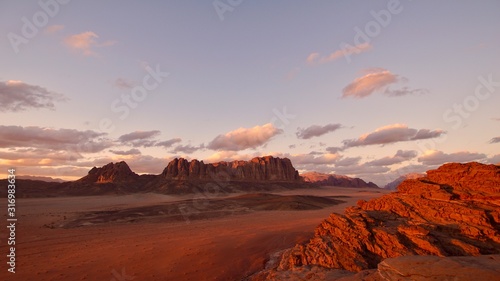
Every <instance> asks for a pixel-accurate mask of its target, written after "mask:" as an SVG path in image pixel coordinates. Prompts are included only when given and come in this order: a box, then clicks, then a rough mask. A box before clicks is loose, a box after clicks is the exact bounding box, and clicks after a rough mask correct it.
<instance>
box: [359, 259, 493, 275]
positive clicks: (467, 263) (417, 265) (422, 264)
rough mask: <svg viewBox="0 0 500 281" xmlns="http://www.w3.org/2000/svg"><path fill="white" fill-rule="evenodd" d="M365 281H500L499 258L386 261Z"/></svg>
mask: <svg viewBox="0 0 500 281" xmlns="http://www.w3.org/2000/svg"><path fill="white" fill-rule="evenodd" d="M368 277H371V278H372V279H373V280H384V281H393V280H394V281H396V280H397V281H419V280H422V281H424V280H464V281H465V280H470V281H473V280H474V281H475V280H500V255H484V256H479V257H445V258H443V257H436V256H405V257H398V258H389V259H386V260H384V261H382V262H381V263H379V264H378V266H377V271H376V272H375V273H373V274H371V275H369V276H368ZM366 279H368V278H366Z"/></svg>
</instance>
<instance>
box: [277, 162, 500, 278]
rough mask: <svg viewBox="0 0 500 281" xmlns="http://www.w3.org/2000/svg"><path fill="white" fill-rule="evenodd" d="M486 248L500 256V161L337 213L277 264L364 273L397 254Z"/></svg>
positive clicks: (447, 173)
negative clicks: (497, 163)
mask: <svg viewBox="0 0 500 281" xmlns="http://www.w3.org/2000/svg"><path fill="white" fill-rule="evenodd" d="M486 254H500V166H496V165H483V164H479V163H468V164H456V163H452V164H445V165H443V166H441V167H440V168H438V169H437V170H432V171H428V172H427V176H426V177H422V178H419V179H410V180H406V181H404V182H403V183H402V184H400V185H399V186H398V191H397V192H393V193H391V194H388V195H385V196H382V197H380V198H377V199H372V200H370V201H368V202H366V201H360V202H358V206H355V207H350V208H347V209H346V211H345V213H344V214H343V215H338V214H331V215H330V217H329V218H328V219H326V220H324V221H323V222H322V223H321V224H320V225H319V226H318V227H317V228H316V230H315V233H314V237H313V238H312V239H311V240H310V241H309V242H308V243H307V244H304V245H297V246H295V247H294V248H292V249H290V250H287V251H286V252H285V253H284V254H283V257H282V260H281V262H280V264H279V266H278V270H290V269H292V270H293V269H294V268H297V267H302V266H306V265H307V266H311V265H313V266H321V267H324V268H339V269H347V270H350V271H361V270H364V269H370V268H376V267H377V265H378V264H379V263H380V262H381V261H382V260H384V259H386V258H391V257H399V256H408V255H434V256H468V255H472V256H477V255H486Z"/></svg>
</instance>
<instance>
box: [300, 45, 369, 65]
mask: <svg viewBox="0 0 500 281" xmlns="http://www.w3.org/2000/svg"><path fill="white" fill-rule="evenodd" d="M371 49H372V45H370V44H369V43H363V44H359V45H356V46H349V45H348V46H346V47H344V48H343V49H339V50H336V51H334V52H333V53H331V54H329V55H327V56H321V55H320V54H319V53H316V52H315V53H311V54H309V56H307V59H306V61H307V63H309V64H324V63H328V62H332V61H334V60H337V59H339V58H341V57H345V56H350V55H353V54H360V53H364V52H367V51H369V50H371Z"/></svg>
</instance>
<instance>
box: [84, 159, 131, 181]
mask: <svg viewBox="0 0 500 281" xmlns="http://www.w3.org/2000/svg"><path fill="white" fill-rule="evenodd" d="M138 179H139V175H138V174H136V173H134V172H132V170H131V169H130V167H129V166H128V165H127V163H125V162H124V161H121V162H117V163H109V164H107V165H104V166H102V167H100V168H97V167H94V168H92V169H91V170H90V171H89V173H88V175H86V176H85V177H83V178H81V179H79V180H78V181H80V182H85V183H118V182H131V181H132V182H133V181H137V180H138Z"/></svg>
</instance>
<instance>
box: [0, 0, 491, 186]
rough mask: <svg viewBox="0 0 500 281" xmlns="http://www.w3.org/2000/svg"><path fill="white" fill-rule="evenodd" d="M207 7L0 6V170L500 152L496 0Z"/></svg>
mask: <svg viewBox="0 0 500 281" xmlns="http://www.w3.org/2000/svg"><path fill="white" fill-rule="evenodd" d="M214 3H219V2H210V1H209V2H206V3H195V2H193V1H178V2H134V1H132V2H123V1H117V0H111V1H106V2H94V1H85V2H79V1H62V0H61V1H59V0H57V1H56V0H53V1H52V0H51V1H39V2H24V1H4V2H2V3H1V4H0V8H1V9H0V34H2V35H3V36H2V38H3V39H2V40H0V61H2V66H3V67H2V69H0V102H1V104H0V105H1V106H0V114H1V115H2V117H3V118H2V119H1V121H0V166H1V167H2V169H1V170H0V177H2V178H3V177H6V176H7V169H8V168H16V169H17V173H18V174H19V175H21V174H25V175H33V176H45V177H53V178H61V179H76V178H79V177H81V176H82V175H85V174H86V173H87V171H88V169H89V168H91V167H93V166H95V164H99V163H110V162H116V161H117V160H125V161H126V162H127V163H128V165H130V167H131V168H132V169H133V170H134V171H135V172H136V173H139V174H144V173H151V174H155V173H156V174H158V173H161V169H163V168H164V166H166V164H168V162H169V161H170V160H171V159H173V158H174V157H183V158H186V159H200V160H203V161H205V162H218V161H232V160H248V159H251V158H252V157H255V156H261V155H272V156H275V157H281V158H283V157H286V158H289V159H290V160H291V161H292V163H293V164H294V167H295V168H296V169H297V170H299V171H301V172H305V171H317V172H321V173H333V174H339V175H346V176H349V177H357V178H362V179H363V180H365V181H371V182H374V183H376V184H377V185H382V184H383V183H387V182H390V181H392V180H393V179H396V178H398V177H399V176H400V175H403V174H407V173H412V172H417V173H421V172H425V171H427V170H431V169H435V168H437V167H438V166H439V165H441V164H443V163H445V162H471V161H476V162H480V163H487V164H494V163H495V164H496V163H500V133H498V132H499V127H500V113H499V111H498V108H499V107H498V105H499V104H500V72H499V69H498V66H499V65H500V56H498V51H499V50H500V36H498V35H499V32H500V31H499V28H498V27H500V17H498V15H497V13H498V11H499V10H500V2H499V1H491V0H485V1H481V2H480V4H478V3H477V2H470V1H440V2H436V3H434V2H432V3H431V2H418V1H409V0H401V1H398V0H377V1H370V2H365V1H346V2H337V1H332V2H330V1H324V2H321V1H318V2H315V3H314V4H311V3H309V2H304V1H296V0H292V1H272V2H262V3H256V2H252V1H232V2H231V1H229V2H228V3H229V4H226V6H224V5H223V6H217V5H216V4H214ZM224 3H225V2H224ZM219 4H220V3H219ZM227 5H229V6H227ZM221 7H225V8H221ZM89 15H92V21H89V20H88V19H89ZM464 15H466V17H467V19H469V20H467V21H464ZM495 35H497V36H495ZM26 66H29V67H26Z"/></svg>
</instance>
